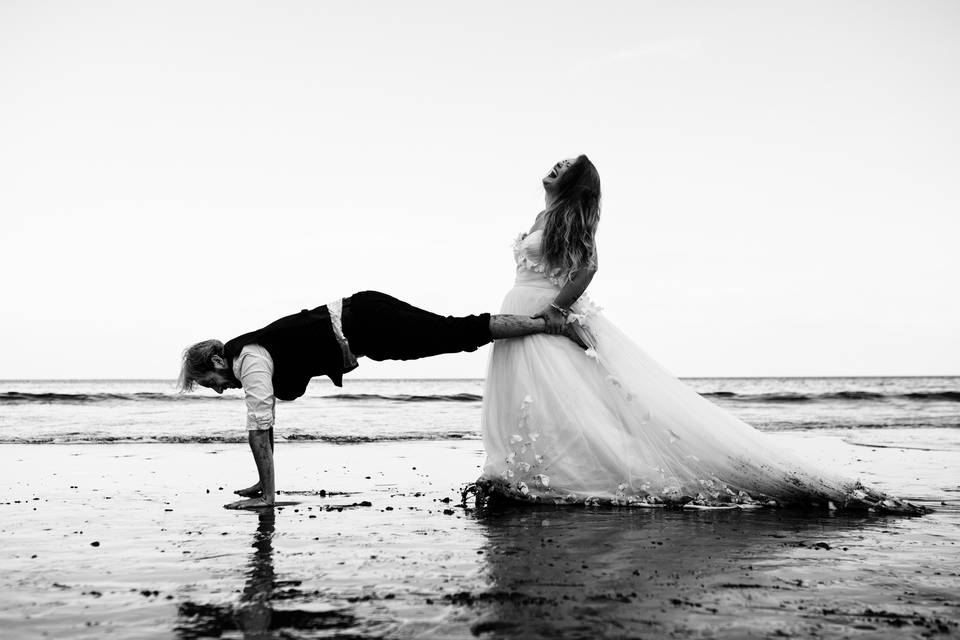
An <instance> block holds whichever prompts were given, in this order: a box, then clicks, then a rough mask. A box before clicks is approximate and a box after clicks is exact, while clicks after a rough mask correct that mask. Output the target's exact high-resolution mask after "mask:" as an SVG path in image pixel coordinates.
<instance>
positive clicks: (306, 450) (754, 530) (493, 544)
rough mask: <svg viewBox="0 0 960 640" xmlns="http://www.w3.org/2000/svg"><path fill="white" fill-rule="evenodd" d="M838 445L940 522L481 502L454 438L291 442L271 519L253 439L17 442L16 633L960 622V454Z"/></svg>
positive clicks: (470, 447) (385, 632)
mask: <svg viewBox="0 0 960 640" xmlns="http://www.w3.org/2000/svg"><path fill="white" fill-rule="evenodd" d="M809 442H811V443H812V442H813V441H812V440H810V441H809ZM823 442H824V440H823V439H821V441H820V442H819V443H818V446H822V444H823ZM830 442H831V443H832V444H831V446H830V450H831V456H833V457H834V458H835V459H837V460H841V461H843V462H842V464H844V465H845V466H846V467H847V469H848V471H849V472H851V473H854V474H857V475H860V476H861V477H862V478H863V479H864V480H865V481H866V482H869V483H871V484H874V485H877V486H878V487H879V488H881V489H885V490H892V491H894V492H896V493H898V494H899V495H901V496H903V497H909V498H912V499H914V500H917V501H919V502H921V503H923V504H925V505H927V506H931V507H933V508H935V509H936V512H935V513H932V514H929V515H926V516H923V517H919V518H903V517H890V516H876V515H870V514H831V513H829V512H812V511H793V510H757V511H703V512H686V511H663V510H634V509H623V508H621V509H618V508H586V507H562V508H561V507H531V506H501V507H497V508H492V509H486V510H483V511H479V512H478V511H477V510H475V509H472V508H466V509H465V508H464V507H462V506H460V505H459V504H458V503H459V489H460V486H461V485H462V484H463V483H465V482H467V481H469V480H471V479H473V478H475V477H476V476H477V475H478V472H479V465H480V464H481V463H482V447H481V444H480V443H479V442H477V441H442V442H417V443H379V444H361V445H328V444H303V443H297V444H285V443H278V445H277V465H278V485H279V486H280V487H281V489H286V491H285V492H284V493H282V494H281V495H280V499H281V500H282V501H284V502H285V503H288V504H286V505H284V506H282V507H277V508H275V509H274V510H272V511H270V512H265V513H259V514H258V513H253V512H231V511H226V510H224V509H222V507H221V505H222V504H224V503H226V502H228V501H230V500H232V499H233V496H232V495H231V494H230V490H232V489H234V488H238V487H241V486H246V485H247V484H249V483H250V482H252V480H253V476H252V474H253V463H252V459H251V457H250V454H249V452H248V451H247V449H246V447H244V446H242V445H220V444H217V445H204V444H197V445H183V444H176V445H164V444H131V445H110V446H103V445H100V446H97V445H40V446H36V445H4V446H0V487H2V489H3V495H2V497H0V538H2V540H3V546H2V557H3V569H4V570H3V572H2V573H0V630H2V631H0V635H2V636H4V637H10V638H31V637H57V638H103V637H113V638H202V637H225V638H239V637H246V638H269V637H281V638H328V637H335V638H370V637H372V638H410V637H426V638H473V637H491V638H494V637H496V638H539V637H544V638H546V637H550V638H661V637H691V636H694V637H715V638H765V637H778V636H781V637H794V638H833V637H836V638H841V637H842V638H913V637H916V638H921V637H952V636H957V635H958V634H960V627H958V619H960V548H958V545H960V451H955V450H949V451H924V450H919V449H903V448H898V447H890V446H883V447H877V448H868V447H849V446H846V445H842V444H841V443H839V441H838V440H830Z"/></svg>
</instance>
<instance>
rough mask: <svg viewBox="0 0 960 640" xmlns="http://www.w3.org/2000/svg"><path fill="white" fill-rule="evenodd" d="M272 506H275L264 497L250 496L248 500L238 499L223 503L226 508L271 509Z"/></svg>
mask: <svg viewBox="0 0 960 640" xmlns="http://www.w3.org/2000/svg"><path fill="white" fill-rule="evenodd" d="M271 507H273V503H272V502H267V501H266V500H264V499H263V498H248V499H247V500H237V501H236V502H231V503H230V504H225V505H223V508H224V509H269V508H271Z"/></svg>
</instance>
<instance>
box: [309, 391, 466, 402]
mask: <svg viewBox="0 0 960 640" xmlns="http://www.w3.org/2000/svg"><path fill="white" fill-rule="evenodd" d="M322 397H323V398H324V399H327V400H347V401H350V400H353V401H363V400H389V401H391V402H480V401H481V400H483V396H481V395H477V394H475V393H439V394H431V395H407V394H396V395H391V394H381V393H338V394H335V395H329V396H322Z"/></svg>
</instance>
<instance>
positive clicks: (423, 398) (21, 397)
mask: <svg viewBox="0 0 960 640" xmlns="http://www.w3.org/2000/svg"><path fill="white" fill-rule="evenodd" d="M306 398H309V399H311V400H337V401H348V402H349V401H354V402H364V401H378V400H386V401H390V402H479V401H481V400H483V396H480V395H477V394H475V393H447V394H433V395H411V394H396V395H388V394H379V393H340V394H333V395H323V396H310V395H308V396H306ZM237 399H239V396H237V395H225V396H211V395H189V394H180V393H157V392H152V391H141V392H137V393H27V392H23V391H6V392H2V393H0V405H13V404H94V403H103V402H209V401H236V400H237Z"/></svg>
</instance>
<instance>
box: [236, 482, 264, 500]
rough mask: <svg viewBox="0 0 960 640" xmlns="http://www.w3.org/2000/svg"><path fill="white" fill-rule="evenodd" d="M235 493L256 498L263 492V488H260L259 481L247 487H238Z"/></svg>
mask: <svg viewBox="0 0 960 640" xmlns="http://www.w3.org/2000/svg"><path fill="white" fill-rule="evenodd" d="M234 493H235V494H237V495H238V496H242V497H244V498H256V497H258V496H260V495H262V494H263V489H261V488H260V483H259V482H258V483H257V484H255V485H253V486H252V487H247V488H246V489H237V490H236V491H234Z"/></svg>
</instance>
